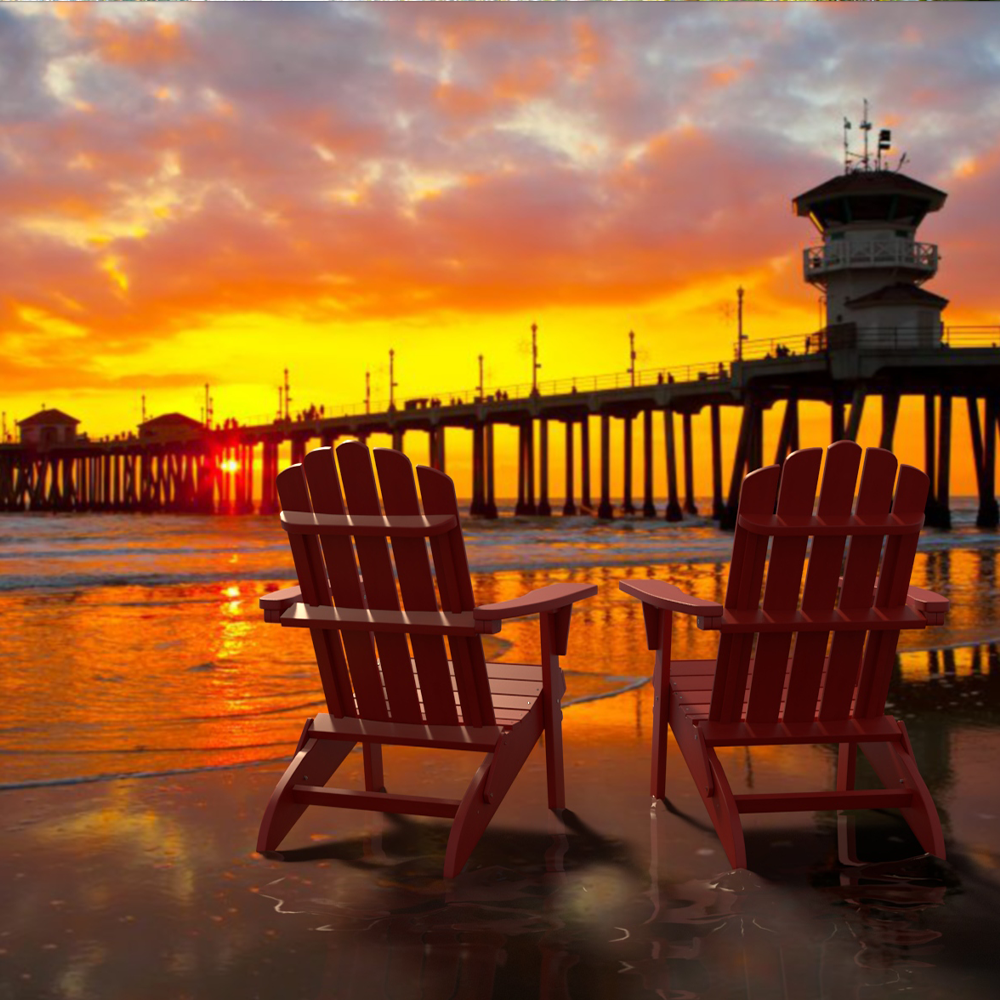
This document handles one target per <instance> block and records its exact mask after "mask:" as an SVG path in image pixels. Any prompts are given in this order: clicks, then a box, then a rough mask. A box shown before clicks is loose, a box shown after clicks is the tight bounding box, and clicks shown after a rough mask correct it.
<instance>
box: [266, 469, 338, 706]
mask: <svg viewBox="0 0 1000 1000" xmlns="http://www.w3.org/2000/svg"><path fill="white" fill-rule="evenodd" d="M277 487H278V498H279V499H280V501H281V506H282V507H284V508H286V509H288V510H301V511H310V510H312V506H311V504H310V501H309V490H308V488H307V487H306V476H305V472H304V471H303V469H302V466H301V465H293V466H291V467H290V468H288V469H285V470H284V471H283V472H281V473H280V474H279V475H278V478H277ZM288 540H289V543H290V544H291V548H292V559H293V561H294V562H295V572H296V575H297V576H298V578H299V587H300V588H301V590H302V596H303V598H304V599H305V601H306V603H307V604H311V605H313V606H314V607H317V606H319V605H329V604H330V588H329V585H328V584H327V574H326V570H325V568H324V566H323V555H322V552H321V550H320V544H319V541H318V539H317V538H316V537H315V536H311V537H310V536H305V535H290V536H289V539H288ZM310 635H311V638H312V644H313V649H314V650H315V652H316V663H317V665H318V667H319V676H320V682H321V683H322V685H323V693H324V695H325V696H326V703H327V707H328V708H329V710H330V714H331V715H334V716H337V717H343V716H345V715H349V716H356V715H357V714H358V713H357V708H356V707H355V704H354V694H353V692H352V691H351V681H350V678H349V677H348V675H347V661H346V659H345V657H344V647H343V645H342V643H341V638H340V636H339V635H338V634H337V633H334V632H325V631H324V632H321V631H319V630H317V629H310Z"/></svg>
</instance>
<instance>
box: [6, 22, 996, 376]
mask: <svg viewBox="0 0 1000 1000" xmlns="http://www.w3.org/2000/svg"><path fill="white" fill-rule="evenodd" d="M66 6H79V7H81V8H83V7H86V8H87V9H86V10H82V9H81V10H79V11H77V10H72V11H69V12H64V13H63V14H62V15H61V14H59V13H49V12H46V11H42V12H37V13H36V12H32V13H31V14H30V15H29V14H21V13H19V12H14V11H13V8H12V7H10V6H7V5H4V7H3V8H0V121H2V122H3V123H4V125H5V129H4V131H3V133H2V138H0V220H2V221H0V255H2V257H3V260H4V266H3V272H2V274H0V349H2V348H3V345H4V343H6V344H7V345H8V346H7V350H8V353H9V352H10V351H11V350H12V349H13V348H12V347H11V346H10V345H12V344H19V343H22V340H21V339H19V338H23V337H24V335H25V332H26V328H27V327H26V321H25V320H24V318H23V316H24V312H23V307H24V306H28V307H32V308H36V309H41V310H44V311H45V313H46V315H51V316H52V317H54V318H56V319H62V320H64V321H66V322H72V323H73V324H75V325H76V327H78V328H79V329H80V330H82V331H83V333H82V335H81V336H80V337H77V338H75V339H74V340H73V343H72V345H69V344H64V345H62V346H61V347H60V351H65V352H66V353H65V355H61V358H63V357H64V358H65V359H67V360H68V361H72V362H73V363H77V362H78V361H79V357H80V356H82V352H83V351H85V350H90V351H92V352H107V353H110V354H112V355H114V354H135V353H137V352H141V351H142V350H143V349H144V348H145V347H146V346H148V345H149V344H151V343H154V342H157V343H162V342H163V340H164V338H169V337H172V336H175V335H180V334H182V333H184V332H185V331H188V330H191V329H192V328H197V327H198V326H199V325H204V324H206V323H210V322H211V321H212V320H213V319H214V318H218V317H220V316H225V315H227V314H230V313H239V312H242V311H246V310H247V309H253V310H256V311H257V312H259V313H261V314H272V315H273V316H275V317H277V318H280V317H282V316H295V317H299V318H301V317H306V318H309V319H310V320H312V321H315V322H317V323H321V322H332V321H336V322H338V323H350V322H356V321H360V320H370V319H373V318H374V319H384V320H391V319H395V318H399V317H406V316H413V315H417V314H425V313H428V312H433V311H435V310H440V311H442V312H451V313H459V314H460V313H465V314H487V313H500V312H505V311H511V310H518V311H520V310H534V309H537V308H541V307H552V306H555V305H560V306H566V307H572V308H581V307H584V306H587V307H590V306H609V305H621V306H622V307H625V306H628V305H635V306H641V305H642V304H644V303H650V302H653V301H655V300H657V299H660V298H662V297H663V296H664V295H667V294H670V293H677V294H680V293H681V292H683V290H684V289H685V288H686V287H690V286H691V285H692V284H695V283H698V282H704V281H705V280H708V279H711V278H713V276H717V277H718V278H719V280H723V279H725V280H729V277H730V276H731V275H733V274H739V273H743V272H748V271H754V272H755V273H757V274H759V275H760V276H761V277H760V281H761V282H764V283H765V284H766V283H768V282H770V284H769V286H768V287H769V290H770V294H771V295H772V296H773V297H774V299H775V301H779V300H781V301H785V302H786V303H788V305H789V308H799V307H800V306H801V305H802V303H804V302H809V301H811V293H810V292H808V290H807V289H806V288H805V287H804V286H802V285H801V284H798V285H793V284H792V283H790V281H789V279H788V274H789V273H790V272H789V271H788V266H787V262H788V261H789V260H790V261H792V269H793V272H795V271H797V267H798V263H797V261H798V254H799V251H800V248H801V246H802V245H804V244H805V243H806V242H807V241H809V240H811V239H812V238H813V235H812V233H811V232H810V231H809V230H808V227H806V225H805V224H804V223H803V222H802V221H801V220H798V219H795V218H794V217H793V216H792V215H791V214H790V211H789V201H790V199H791V198H792V197H793V196H794V195H796V194H798V193H800V192H801V191H802V190H804V189H806V188H808V187H811V186H812V185H813V184H815V183H818V182H820V181H821V180H823V179H825V177H826V176H829V175H830V174H832V173H835V172H836V171H837V170H838V164H837V155H838V150H839V142H840V137H841V136H840V122H841V117H842V115H843V114H845V113H846V114H848V115H850V116H851V117H852V118H856V117H857V114H858V113H859V111H860V100H861V98H862V97H864V96H868V97H869V98H870V99H871V100H872V104H873V109H874V114H875V118H876V122H878V120H879V117H880V116H887V115H891V116H892V118H893V121H894V124H893V128H894V130H895V133H896V138H897V141H898V142H900V144H901V146H900V148H901V149H902V148H905V149H907V150H908V151H909V152H910V154H911V160H912V162H913V164H914V168H913V171H914V175H915V176H917V177H919V178H921V179H923V180H926V181H927V182H929V183H932V184H938V185H939V186H942V187H944V188H945V190H948V191H949V192H950V193H951V198H950V200H949V203H948V206H947V207H946V209H945V211H944V212H943V213H942V215H941V217H940V219H935V220H933V222H932V223H929V224H928V226H927V231H928V233H934V234H936V237H935V238H939V239H940V242H941V243H942V252H943V254H944V257H945V261H946V264H945V269H944V270H943V272H942V280H941V290H942V293H943V294H948V295H950V296H951V297H952V298H953V300H955V301H956V304H957V303H958V302H959V301H961V302H966V303H969V304H970V308H976V309H979V308H983V309H985V308H987V306H988V302H989V297H990V295H991V291H990V284H989V281H990V275H991V273H992V271H994V270H995V267H996V253H995V250H994V249H993V248H994V245H995V238H994V235H993V233H994V232H995V229H996V225H997V222H998V221H1000V220H997V218H996V210H994V209H993V208H992V207H988V206H992V205H996V204H1000V162H998V156H997V152H996V138H995V137H996V134H997V125H998V118H1000V102H998V100H997V98H996V96H995V95H996V93H997V92H998V90H997V84H998V83H1000V80H998V77H1000V60H998V58H997V52H998V51H1000V49H998V46H1000V27H998V26H996V25H995V22H994V21H993V20H991V19H990V18H989V17H988V15H987V14H985V13H979V12H977V11H976V10H974V9H961V10H959V9H958V8H957V7H955V6H952V7H949V8H943V7H940V8H924V7H921V8H908V9H907V11H906V13H903V12H902V10H901V9H898V8H897V9H888V8H886V9H874V8H865V9H863V10H862V9H860V8H859V9H858V10H848V9H847V5H828V7H827V8H826V9H822V8H823V5H819V6H818V7H815V8H814V9H810V10H807V9H804V8H796V7H794V6H793V5H771V6H770V7H768V6H767V5H739V6H738V7H737V8H735V9H726V10H724V11H721V10H714V9H712V8H711V6H709V5H702V6H701V7H700V8H691V7H680V6H679V5H678V6H674V5H671V6H669V7H668V6H666V5H639V4H635V5H628V6H627V7H623V6H622V5H616V6H615V7H612V5H569V4H552V5H527V4H516V5H515V4H509V5H508V4H504V5H482V4H463V5H448V7H447V8H444V6H443V5H439V4H411V5H405V6H404V5H395V4H384V5H383V4H378V5H342V4H288V5H284V6H282V7H281V8H276V7H273V6H272V5H266V4H260V5H257V4H248V5H244V6H243V7H242V8H240V9H239V10H238V11H237V10H235V9H234V8H233V7H232V5H226V4H198V5H193V4H192V5H164V7H165V8H166V7H170V8H171V9H170V10H164V11H163V12H162V13H161V12H158V11H156V10H155V9H153V8H152V7H151V6H149V7H145V8H143V9H142V10H141V11H139V13H138V14H136V13H134V12H130V11H128V10H125V9H124V8H125V7H126V6H130V5H94V6H93V7H91V5H66ZM810 6H812V5H810ZM110 7H115V8H117V9H116V10H115V11H114V12H110V11H107V10H106V9H105V8H110ZM654 8H655V9H654ZM904 21H905V30H901V26H902V25H903V23H904ZM927 39H933V40H934V44H933V45H928V44H923V43H924V42H925V41H926V40H927ZM858 81H861V82H860V83H859V82H858ZM961 164H965V166H964V167H962V166H961ZM963 171H964V172H963ZM780 261H785V263H786V266H785V267H784V269H783V270H782V268H781V267H780V266H779V265H778V264H776V263H775V262H780ZM768 268H771V272H772V273H773V277H772V278H768V277H767V273H769V272H768ZM946 279H947V282H946ZM945 283H947V285H948V287H947V288H945V287H944V286H945ZM953 308H954V307H953ZM81 341H82V343H81ZM74 352H81V354H80V355H79V356H78V354H77V353H74ZM26 365H27V368H26V370H31V369H32V366H31V364H30V363H28V362H26ZM82 370H83V371H87V369H86V367H85V366H84V368H83V369H82ZM25 377H27V376H25Z"/></svg>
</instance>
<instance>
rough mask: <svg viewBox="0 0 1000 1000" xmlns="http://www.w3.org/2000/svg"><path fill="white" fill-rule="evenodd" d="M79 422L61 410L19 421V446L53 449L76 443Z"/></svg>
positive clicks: (42, 412) (39, 412)
mask: <svg viewBox="0 0 1000 1000" xmlns="http://www.w3.org/2000/svg"><path fill="white" fill-rule="evenodd" d="M79 423H80V421H79V420H77V419H76V417H71V416H70V415H69V414H68V413H63V411H62V410H56V409H46V410H39V411H38V412H37V413H33V414H32V415H31V416H30V417H25V419H24V420H19V421H18V422H17V426H18V427H20V428H21V444H23V445H28V446H30V447H32V448H41V449H45V448H53V447H57V446H58V445H63V444H72V443H73V442H74V441H76V439H77V436H76V428H77V424H79Z"/></svg>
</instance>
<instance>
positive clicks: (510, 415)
mask: <svg viewBox="0 0 1000 1000" xmlns="http://www.w3.org/2000/svg"><path fill="white" fill-rule="evenodd" d="M996 344H1000V328H990V329H984V328H977V329H963V328H951V329H949V330H946V331H945V334H944V337H943V341H942V343H941V344H940V345H939V346H935V347H928V348H923V349H920V348H911V347H909V346H907V347H905V349H902V345H901V344H900V343H899V342H898V338H897V337H896V336H895V335H894V334H893V332H892V331H888V332H883V333H882V334H880V339H879V340H878V342H877V343H873V342H872V340H871V338H870V337H869V338H866V339H865V342H864V345H863V346H859V344H858V338H857V335H856V331H855V330H854V329H853V328H852V327H851V326H850V325H845V326H844V327H840V328H837V329H829V330H824V331H821V332H819V333H815V334H810V335H808V336H807V337H804V338H799V339H798V342H796V341H795V340H794V339H791V338H786V339H785V340H784V343H783V344H780V345H779V344H778V343H777V342H775V341H760V342H750V343H749V344H746V345H745V346H744V357H743V360H742V361H739V362H733V363H731V364H729V365H726V364H722V363H719V362H716V363H714V364H711V365H701V366H688V367H687V368H684V369H669V370H668V369H664V370H663V371H659V372H656V371H654V372H639V373H636V377H635V383H636V384H635V385H632V384H626V385H620V386H619V385H602V384H601V380H600V379H593V380H586V379H580V380H577V381H578V382H579V383H580V385H579V387H578V386H577V383H576V381H574V380H565V381H564V382H560V383H550V384H549V385H547V386H546V385H542V386H540V387H539V388H538V389H535V390H533V389H532V388H531V387H530V386H525V387H513V388H512V389H511V390H510V391H508V392H506V393H502V394H498V395H499V396H500V397H501V398H498V395H494V396H487V397H485V398H482V397H480V395H479V394H478V393H475V392H467V393H463V394H461V395H459V396H452V397H450V399H449V404H448V405H443V403H440V404H439V405H436V406H423V407H420V408H417V407H412V408H403V409H398V408H391V409H390V408H386V409H384V410H383V411H382V412H379V413H349V414H343V415H340V416H330V417H326V418H323V419H310V420H298V421H293V420H277V421H274V422H273V423H271V424H261V425H256V426H247V427H237V428H233V429H215V430H205V431H203V432H202V433H201V434H200V435H196V436H194V437H189V438H188V439H186V440H182V441H174V442H172V441H169V440H166V441H156V442H143V441H140V440H139V439H136V438H128V439H122V440H112V441H87V440H82V441H81V440H78V441H76V442H74V443H72V444H67V445H60V446H52V447H48V448H41V447H27V446H24V445H19V444H4V445H0V511H7V512H24V511H135V512H193V513H233V514H239V513H251V512H254V511H258V512H262V513H269V512H273V511H275V510H276V509H277V502H278V501H277V496H276V493H275V486H274V480H275V476H276V475H277V473H278V471H279V459H278V453H279V448H280V447H281V446H282V445H283V444H285V443H288V442H290V444H291V452H292V461H293V462H297V461H300V460H301V458H302V456H303V455H304V454H305V452H306V449H307V447H308V446H309V443H310V442H314V441H319V442H321V443H322V444H325V445H331V444H334V443H336V442H337V441H338V440H343V439H345V438H359V439H361V440H365V439H366V438H367V437H368V436H369V435H372V434H386V435H388V436H389V437H390V439H391V441H392V443H393V446H394V447H401V446H402V443H403V439H404V436H405V435H406V434H412V433H420V434H423V435H426V439H427V441H428V454H429V463H430V464H431V465H433V466H435V467H437V468H441V469H444V467H445V449H444V439H445V435H444V430H445V428H462V429H465V430H467V431H469V432H470V433H471V435H472V477H471V478H472V481H471V483H470V489H469V492H468V496H470V497H471V505H470V507H469V513H470V514H472V515H476V516H481V517H487V518H491V517H496V516H497V504H496V491H495V476H494V469H495V465H496V451H495V446H494V429H495V428H496V427H497V425H509V426H512V427H515V428H517V439H518V445H517V452H518V453H517V467H518V491H517V506H516V510H515V513H516V514H520V515H529V516H531V515H534V516H541V517H547V516H552V515H554V514H562V515H573V514H576V513H592V514H593V515H595V516H597V517H599V518H611V517H613V516H615V515H616V514H617V515H628V516H632V515H635V516H642V517H647V518H653V517H664V518H666V519H667V520H668V521H678V520H681V519H683V518H684V517H685V516H686V515H687V516H690V515H693V514H696V513H698V511H697V510H696V507H695V500H694V498H695V484H694V475H693V468H694V463H693V455H694V449H695V448H696V447H699V446H701V447H705V446H706V445H710V447H711V455H712V460H711V468H712V484H711V485H712V490H711V495H712V509H711V511H702V512H701V513H702V514H704V515H710V516H711V517H713V518H716V519H717V520H718V521H719V523H720V525H721V526H723V527H732V524H733V518H734V512H735V509H736V504H737V500H738V497H739V488H740V483H741V482H742V479H743V476H744V475H745V473H746V472H747V471H748V470H752V469H755V468H758V467H760V466H761V465H763V464H765V462H770V461H772V460H773V461H776V462H781V461H783V459H784V457H785V456H786V455H787V454H788V453H789V452H790V451H794V450H795V449H796V448H797V447H798V445H799V424H798V407H799V403H800V402H802V401H818V402H821V403H825V404H826V405H827V406H829V409H830V440H831V441H836V440H839V439H841V438H851V439H853V438H855V437H856V436H857V433H858V429H859V427H860V423H861V417H862V414H863V412H864V407H865V402H866V400H867V399H868V398H870V397H872V396H878V397H880V398H881V401H882V431H881V441H880V443H881V446H882V447H885V448H892V447H893V440H894V434H895V429H896V415H897V413H898V410H899V404H900V400H901V399H902V398H903V397H905V396H919V397H922V399H923V401H924V413H925V420H924V444H925V449H924V453H925V461H924V468H925V470H926V471H927V472H928V474H929V476H930V478H931V482H932V484H933V489H932V495H931V497H930V499H929V500H928V507H927V524H928V525H932V526H937V527H949V526H950V510H949V496H950V492H949V481H950V470H951V446H950V442H951V421H952V417H953V411H954V408H955V405H956V401H957V402H958V405H964V406H965V408H966V409H967V412H968V415H969V418H970V439H969V447H970V449H971V452H972V457H973V464H974V467H975V470H976V477H977V485H978V489H979V510H978V517H977V523H978V524H979V525H981V526H985V527H995V526H996V525H997V524H998V520H1000V517H998V507H997V500H996V472H995V469H996V457H997V433H998V414H1000V348H998V347H997V346H995V345H996ZM434 402H437V401H436V400H435V401H434ZM776 404H778V405H781V406H783V410H784V412H783V418H782V422H781V429H780V432H779V435H778V440H777V442H776V445H775V449H774V452H773V453H771V452H770V451H769V452H768V453H766V454H765V449H764V446H765V442H764V436H763V415H764V411H765V410H768V409H770V408H772V407H773V406H775V405H776ZM722 407H738V408H739V409H740V410H741V419H740V424H739V434H738V437H737V441H736V446H735V449H734V451H733V452H732V454H731V455H730V456H728V461H727V462H726V465H727V466H728V469H724V464H723V462H724V457H725V456H724V455H723V446H722V438H721V432H720V423H721V421H720V410H721V408H722ZM706 408H708V410H709V411H710V420H709V424H710V437H711V441H710V442H705V443H703V444H699V443H697V442H695V440H694V439H693V433H692V416H693V415H695V414H698V413H701V412H702V411H703V410H705V409H706ZM675 416H676V417H677V418H679V419H676V420H675ZM591 417H596V418H599V420H598V421H597V423H598V426H599V428H600V430H599V439H600V440H599V441H598V442H596V443H595V451H596V455H594V456H592V449H591V441H590V418H591ZM639 418H641V420H642V423H643V431H644V433H643V436H642V437H643V448H642V455H641V461H642V496H641V497H633V496H632V492H631V484H632V480H633V475H632V471H633V461H635V460H636V459H637V457H638V456H635V455H634V454H633V452H634V448H633V433H632V432H633V428H634V425H635V422H636V420H637V419H639ZM616 421H621V422H623V424H624V451H623V460H622V461H623V468H622V469H621V470H620V474H619V475H613V470H612V468H611V433H612V428H613V426H614V424H615V422H616ZM654 421H662V426H663V430H664V454H663V455H662V458H661V457H659V456H655V455H654V453H653V451H654V450H653V445H652V442H653V433H652V430H653V426H654ZM555 425H560V426H559V429H558V430H557V431H556V432H555V433H553V431H554V429H555ZM678 437H679V438H680V440H679V441H678ZM558 447H562V448H563V449H564V451H565V482H564V484H562V489H561V491H559V492H558V493H556V494H553V490H554V489H555V488H557V486H556V484H555V483H553V482H551V480H550V476H549V456H550V455H551V454H552V452H553V450H554V449H555V448H558ZM679 453H680V454H679ZM592 457H593V458H594V459H596V461H597V462H598V464H599V494H598V495H597V496H594V497H592V496H591V494H590V482H591V477H590V463H591V460H592ZM660 460H662V461H663V462H665V465H666V482H667V502H666V505H665V507H664V508H663V509H662V510H659V509H657V507H656V505H655V500H654V495H653V481H654V467H655V465H656V464H657V463H658V461H660ZM256 470H259V471H260V482H261V483H262V490H261V495H259V496H255V495H254V493H255V490H254V484H255V481H256V479H257V476H256V475H255V471H256ZM724 472H727V473H728V475H727V477H726V478H725V479H724V478H723V475H724ZM678 473H680V476H681V477H682V479H679V476H678ZM613 481H614V482H615V483H621V484H623V486H622V490H621V493H620V494H618V493H615V492H613V488H612V482H613ZM554 499H555V500H561V503H554V502H553V501H554Z"/></svg>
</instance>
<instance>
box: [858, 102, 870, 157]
mask: <svg viewBox="0 0 1000 1000" xmlns="http://www.w3.org/2000/svg"><path fill="white" fill-rule="evenodd" d="M858 128H860V129H861V131H862V132H864V134H865V155H864V156H863V157H862V160H861V163H862V165H863V167H864V169H865V170H868V164H869V157H868V133H869V132H870V131H871V130H872V123H871V122H870V121H869V120H868V98H867V97H866V98H865V120H864V121H863V122H862V123H861V124H860V125H859V126H858Z"/></svg>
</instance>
